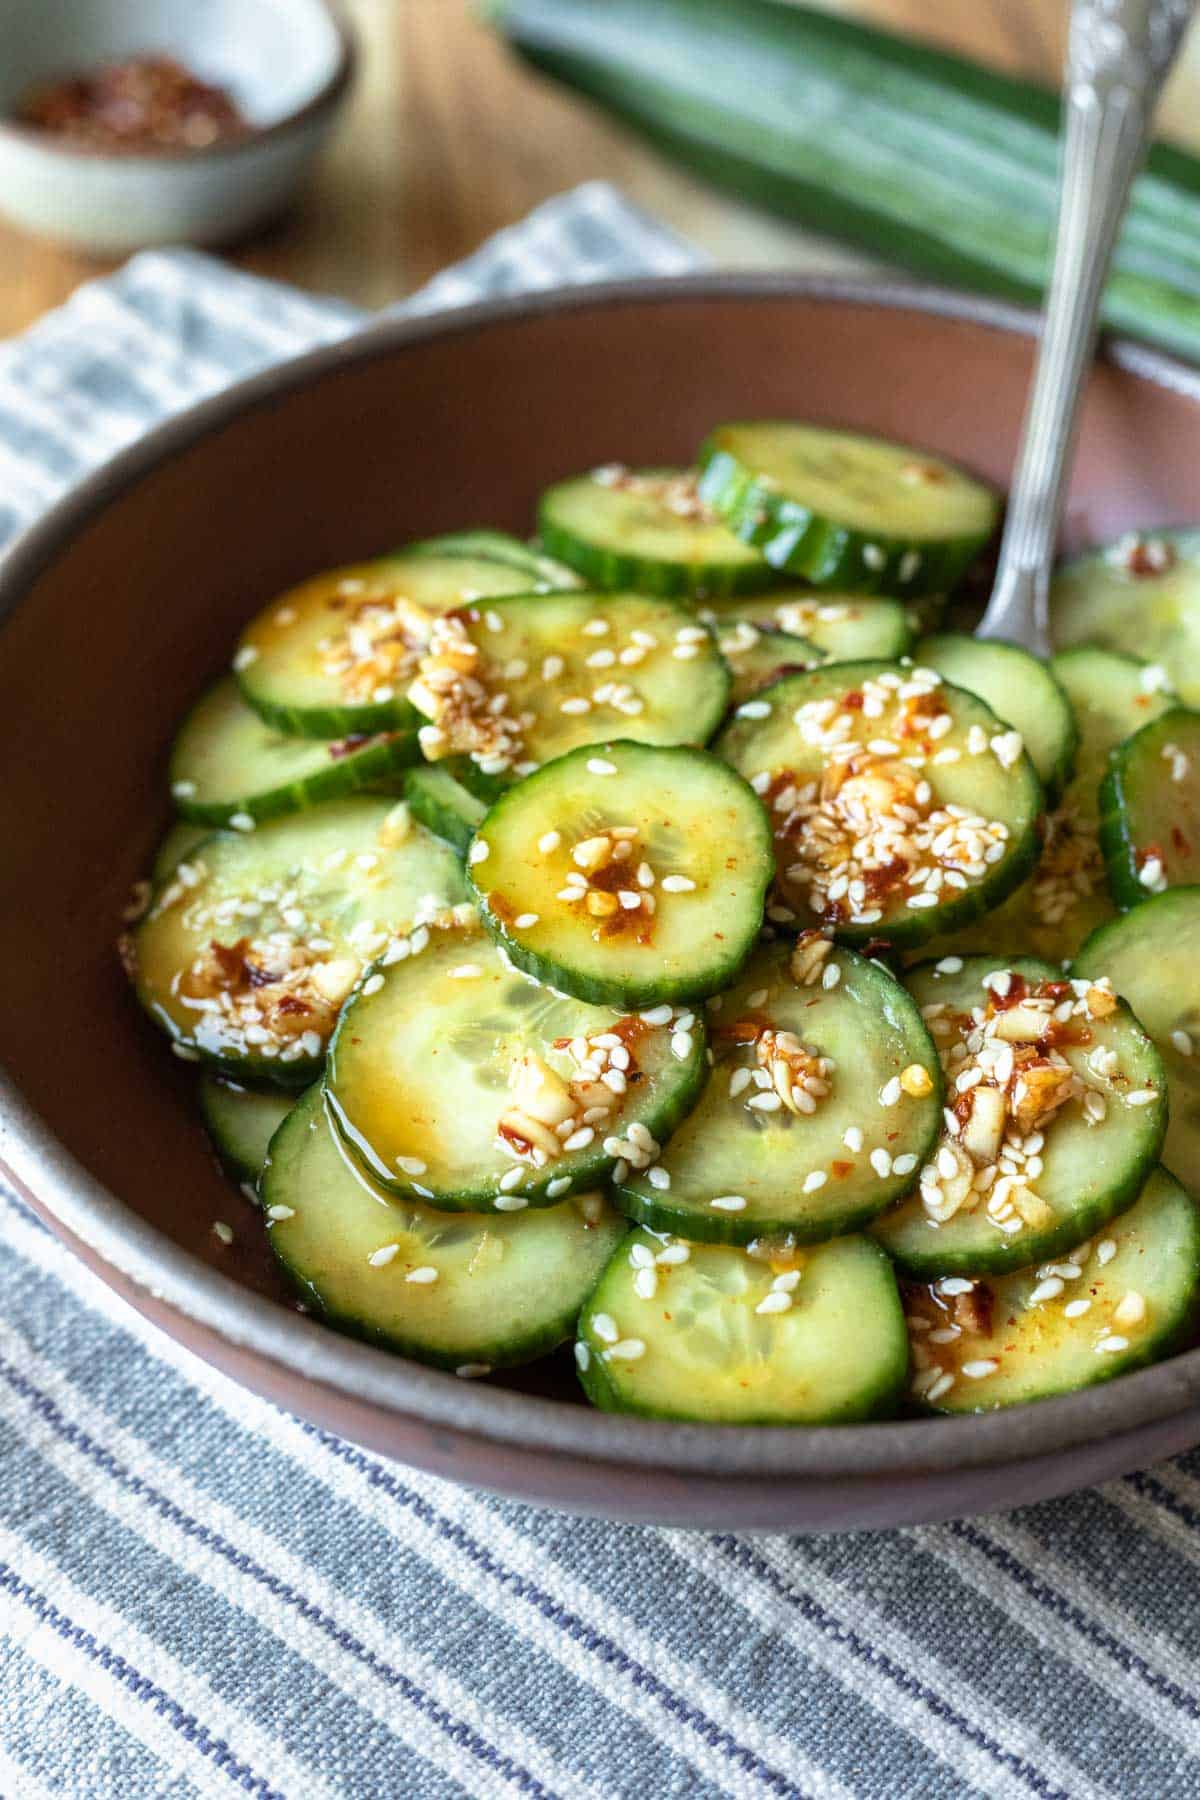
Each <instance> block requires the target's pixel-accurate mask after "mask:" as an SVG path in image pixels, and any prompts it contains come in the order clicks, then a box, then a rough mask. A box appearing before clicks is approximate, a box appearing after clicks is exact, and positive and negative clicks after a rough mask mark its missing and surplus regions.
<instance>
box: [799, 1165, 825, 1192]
mask: <svg viewBox="0 0 1200 1800" xmlns="http://www.w3.org/2000/svg"><path fill="white" fill-rule="evenodd" d="M828 1180H829V1177H828V1175H827V1174H826V1173H825V1171H824V1169H814V1170H813V1171H812V1173H811V1175H806V1176H805V1177H804V1192H805V1193H806V1194H815V1193H816V1191H817V1189H818V1188H823V1187H824V1186H825V1183H826V1182H827V1181H828Z"/></svg>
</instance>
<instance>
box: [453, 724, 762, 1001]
mask: <svg viewBox="0 0 1200 1800" xmlns="http://www.w3.org/2000/svg"><path fill="white" fill-rule="evenodd" d="M772 863H773V859H772V854H771V836H770V827H769V825H768V822H767V817H766V814H765V812H764V811H763V807H762V803H761V801H760V800H758V799H757V798H756V796H755V795H754V794H753V793H752V792H751V790H750V788H749V787H748V786H747V785H746V783H745V782H744V781H743V780H742V779H741V778H740V776H738V775H736V774H734V772H733V770H732V769H730V768H729V767H728V765H727V764H725V763H723V762H720V761H719V760H718V759H717V758H716V757H715V756H711V755H710V754H709V753H708V752H707V751H704V750H692V749H688V748H686V747H683V746H678V747H673V748H665V747H662V746H658V745H649V744H636V743H630V742H628V741H625V740H621V741H618V742H616V743H609V744H589V745H585V746H583V747H582V748H581V749H579V750H572V751H571V752H570V753H569V754H568V755H567V756H560V757H559V758H558V759H557V760H556V761H555V762H552V763H547V764H545V765H544V767H542V768H541V769H539V770H538V771H537V773H536V774H534V775H530V776H529V777H528V778H527V779H526V780H524V781H521V782H518V783H517V784H516V786H515V787H512V788H510V789H509V791H508V792H507V794H505V795H504V796H503V797H502V798H501V799H500V800H498V801H497V802H496V804H495V806H493V807H492V809H491V811H490V812H489V813H488V815H487V817H486V818H485V819H484V821H483V824H482V825H481V826H480V827H479V831H478V833H477V835H476V838H475V841H474V843H473V844H472V846H471V848H470V850H469V851H468V853H467V868H468V872H469V874H470V878H471V881H472V883H473V884H474V887H475V892H476V895H477V897H478V900H479V906H480V911H481V913H482V915H483V920H484V923H485V925H486V926H487V927H488V930H489V931H490V932H491V933H492V934H493V936H494V937H495V938H496V939H497V941H498V942H499V943H500V944H501V945H503V947H504V950H505V952H506V954H507V955H508V956H509V957H511V959H512V961H513V962H514V963H515V964H516V965H517V967H518V968H520V969H524V970H525V971H526V972H527V973H528V974H530V975H532V976H534V977H535V978H536V979H537V980H539V981H544V982H547V983H548V984H549V985H550V986H551V987H554V988H557V989H559V990H560V991H561V992H562V993H565V994H574V995H576V996H577V997H578V998H579V999H581V1000H590V1001H593V1002H595V1003H597V1004H602V1005H608V1006H621V1007H639V1006H653V1005H656V1004H658V1003H660V1002H662V1001H670V1000H695V999H700V998H703V997H704V995H706V994H712V993H715V992H716V991H717V989H718V988H722V987H725V986H727V985H728V983H729V982H730V981H731V980H732V979H733V977H734V975H735V974H736V973H737V971H738V969H739V968H740V967H741V965H742V963H743V962H744V961H745V959H746V957H747V956H748V955H749V953H750V951H751V949H752V948H753V945H754V943H755V940H756V939H757V937H758V933H759V931H760V929H761V927H762V919H763V903H764V899H765V895H766V890H767V887H768V885H769V883H770V880H771V873H772Z"/></svg>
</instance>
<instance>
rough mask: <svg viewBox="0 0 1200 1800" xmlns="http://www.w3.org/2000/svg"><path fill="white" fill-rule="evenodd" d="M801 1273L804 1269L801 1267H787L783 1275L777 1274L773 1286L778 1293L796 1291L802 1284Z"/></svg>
mask: <svg viewBox="0 0 1200 1800" xmlns="http://www.w3.org/2000/svg"><path fill="white" fill-rule="evenodd" d="M801 1273H802V1271H801V1270H800V1269H785V1270H784V1272H783V1274H782V1275H777V1276H776V1277H775V1279H774V1281H773V1282H772V1283H771V1286H772V1287H773V1288H774V1290H775V1292H776V1293H777V1294H791V1293H794V1292H795V1290H796V1289H797V1288H798V1287H799V1286H800V1276H801Z"/></svg>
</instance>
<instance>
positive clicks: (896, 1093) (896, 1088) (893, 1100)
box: [879, 1075, 900, 1106]
mask: <svg viewBox="0 0 1200 1800" xmlns="http://www.w3.org/2000/svg"><path fill="white" fill-rule="evenodd" d="M899 1099H900V1077H899V1076H898V1075H893V1076H892V1078H891V1080H890V1081H885V1082H884V1084H883V1086H882V1087H881V1088H880V1090H879V1104H880V1106H895V1105H896V1104H897V1103H898V1101H899Z"/></svg>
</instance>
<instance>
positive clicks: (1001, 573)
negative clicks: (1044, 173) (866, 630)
mask: <svg viewBox="0 0 1200 1800" xmlns="http://www.w3.org/2000/svg"><path fill="white" fill-rule="evenodd" d="M1194 5H1195V0H1075V4H1074V7H1073V9H1072V13H1071V32H1070V43H1069V48H1068V52H1067V69H1066V77H1065V84H1064V96H1063V99H1064V113H1065V141H1064V147H1063V158H1062V178H1061V183H1060V200H1059V214H1058V231H1057V236H1056V240H1055V247H1054V266H1053V270H1052V273H1051V278H1050V291H1049V294H1048V295H1047V299H1046V308H1045V314H1044V318H1043V324H1042V335H1041V343H1040V346H1039V349H1038V354H1037V363H1036V367H1035V369H1034V377H1033V387H1032V390H1031V392H1030V397H1029V404H1028V407H1027V409H1026V413H1025V422H1024V426H1023V428H1022V432H1021V444H1020V449H1019V450H1018V453H1017V466H1016V473H1015V476H1014V479H1013V484H1012V495H1011V499H1010V501H1009V507H1008V516H1007V519H1006V522H1005V528H1004V537H1003V539H1002V541H1001V545H1000V565H999V568H998V570H997V574H996V582H995V586H994V588H993V590H992V598H991V602H990V604H989V606H988V609H987V612H986V614H985V616H984V619H983V623H982V625H981V626H980V628H979V630H980V636H982V637H1008V638H1013V639H1015V640H1017V641H1018V642H1023V643H1025V644H1027V645H1028V646H1029V648H1030V649H1034V650H1037V651H1039V652H1041V653H1042V654H1045V652H1046V651H1047V650H1048V649H1049V647H1050V646H1049V628H1048V610H1049V609H1048V596H1049V587H1050V566H1051V562H1052V560H1053V556H1054V547H1055V541H1056V539H1057V536H1058V527H1059V520H1060V517H1061V514H1062V505H1063V498H1064V495H1065V490H1066V478H1067V473H1068V469H1069V466H1070V458H1071V450H1072V446H1073V444H1074V440H1075V424H1076V417H1077V414H1078V409H1079V396H1080V392H1081V390H1082V387H1083V383H1084V377H1085V375H1086V372H1087V368H1088V364H1089V363H1090V361H1091V355H1092V350H1093V348H1094V345H1095V340H1096V329H1097V327H1096V316H1097V311H1098V309H1099V305H1100V294H1101V290H1102V289H1103V286H1104V280H1105V276H1106V274H1107V272H1108V263H1109V258H1110V256H1111V255H1112V248H1113V243H1114V241H1115V239H1116V235H1117V230H1118V227H1119V225H1120V223H1121V219H1122V216H1123V215H1124V212H1125V204H1126V201H1127V199H1128V197H1129V189H1130V186H1131V184H1132V182H1133V178H1134V176H1135V175H1136V173H1137V171H1138V168H1139V166H1140V164H1141V161H1142V158H1143V156H1144V154H1145V150H1146V144H1147V140H1148V137H1149V131H1150V123H1151V120H1152V118H1153V115H1154V108H1155V105H1156V103H1157V100H1158V96H1159V93H1160V91H1161V88H1162V85H1163V82H1164V81H1165V79H1166V76H1167V71H1168V70H1169V69H1170V67H1171V64H1172V62H1173V61H1174V58H1175V53H1176V51H1177V50H1178V48H1179V43H1180V40H1181V38H1182V36H1183V32H1184V28H1185V26H1186V25H1187V22H1188V20H1189V18H1190V17H1191V14H1192V10H1193V7H1194Z"/></svg>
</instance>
